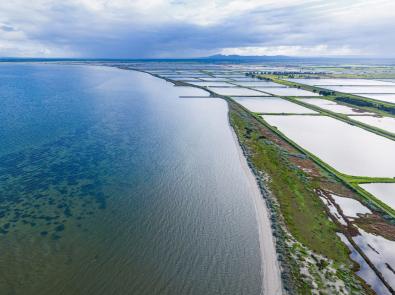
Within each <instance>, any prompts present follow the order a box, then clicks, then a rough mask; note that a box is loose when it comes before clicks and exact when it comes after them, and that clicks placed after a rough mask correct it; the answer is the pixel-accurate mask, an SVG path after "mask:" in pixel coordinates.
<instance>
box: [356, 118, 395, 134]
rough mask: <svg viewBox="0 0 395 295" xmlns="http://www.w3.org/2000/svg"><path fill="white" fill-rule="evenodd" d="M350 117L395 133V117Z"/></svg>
mask: <svg viewBox="0 0 395 295" xmlns="http://www.w3.org/2000/svg"><path fill="white" fill-rule="evenodd" d="M350 118H351V119H353V120H355V121H359V122H361V123H365V124H368V125H371V126H374V127H377V128H380V129H383V130H385V131H388V132H392V133H394V134H395V118H392V117H376V116H352V117H350Z"/></svg>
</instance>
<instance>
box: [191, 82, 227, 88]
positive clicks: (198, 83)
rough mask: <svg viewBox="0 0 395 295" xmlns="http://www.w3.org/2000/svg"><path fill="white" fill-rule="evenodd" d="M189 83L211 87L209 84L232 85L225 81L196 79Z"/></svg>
mask: <svg viewBox="0 0 395 295" xmlns="http://www.w3.org/2000/svg"><path fill="white" fill-rule="evenodd" d="M189 84H193V85H196V86H206V87H211V86H225V87H229V86H234V85H233V84H229V83H227V82H215V81H214V82H210V81H196V82H191V83H189Z"/></svg>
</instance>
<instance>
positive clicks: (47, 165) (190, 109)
mask: <svg viewBox="0 0 395 295" xmlns="http://www.w3.org/2000/svg"><path fill="white" fill-rule="evenodd" d="M180 95H182V96H185V95H191V96H199V95H202V96H206V95H207V94H206V93H205V92H203V91H201V90H197V89H192V88H184V87H174V86H172V84H170V83H168V82H165V81H163V80H160V79H157V78H154V77H151V76H149V75H147V74H143V73H137V72H132V71H125V70H119V69H115V68H106V67H95V66H77V65H55V64H52V65H45V64H13V63H8V64H7V63H4V64H0V122H1V124H0V138H1V142H0V201H1V202H0V232H1V234H0V249H1V253H0V290H2V292H1V293H2V294H149V295H152V294H169V295H170V294H171V295H174V294H204V295H206V294H259V293H260V286H261V280H260V263H261V262H260V256H259V243H258V233H257V225H256V220H255V212H254V207H253V204H252V201H251V194H252V192H251V187H250V184H249V181H248V177H247V174H246V171H245V170H243V169H242V165H241V161H240V154H239V152H238V149H237V146H236V142H235V139H234V138H233V136H232V132H231V130H230V127H229V125H228V119H227V106H226V103H225V102H224V101H223V100H220V99H215V98H208V97H207V98H206V97H201V98H196V97H194V98H179V96H180Z"/></svg>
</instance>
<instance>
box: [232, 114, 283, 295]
mask: <svg viewBox="0 0 395 295" xmlns="http://www.w3.org/2000/svg"><path fill="white" fill-rule="evenodd" d="M228 114H229V106H228ZM229 128H230V130H231V132H232V136H233V138H234V140H235V144H236V147H237V150H238V153H239V160H240V164H241V166H242V169H243V171H244V173H245V175H246V177H247V179H248V181H249V186H250V188H251V192H252V193H253V198H252V201H253V205H254V210H255V218H256V221H257V229H258V235H259V248H260V256H261V278H262V287H261V294H271V295H272V294H273V295H276V294H283V289H284V288H283V283H282V279H281V270H280V263H279V260H278V256H277V251H276V245H275V237H274V235H273V231H272V222H271V220H270V217H269V208H268V207H267V204H266V202H265V199H264V196H263V195H262V192H261V190H260V188H259V185H258V183H257V180H256V176H255V174H254V172H253V171H252V170H251V168H250V166H249V165H248V161H247V158H246V156H245V154H244V151H243V149H242V146H241V145H240V142H239V140H238V137H237V135H236V133H235V131H234V129H233V126H232V125H231V124H230V123H229Z"/></svg>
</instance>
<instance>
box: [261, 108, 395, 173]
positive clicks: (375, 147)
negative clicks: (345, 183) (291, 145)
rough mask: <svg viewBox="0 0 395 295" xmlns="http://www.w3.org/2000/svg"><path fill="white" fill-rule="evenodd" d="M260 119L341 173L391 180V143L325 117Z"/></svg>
mask: <svg viewBox="0 0 395 295" xmlns="http://www.w3.org/2000/svg"><path fill="white" fill-rule="evenodd" d="M263 118H264V119H265V120H266V121H267V122H268V123H269V124H271V125H273V126H276V127H277V128H278V129H279V130H280V131H281V132H282V133H284V134H285V135H286V136H287V137H289V138H290V139H291V140H293V141H295V142H296V143H297V144H298V145H300V146H301V147H303V148H305V149H306V150H307V151H309V152H311V153H313V154H315V155H316V156H317V157H319V158H320V159H322V160H323V161H324V162H326V163H328V164H329V165H331V166H332V167H333V168H335V169H336V170H337V171H339V172H341V173H345V174H348V175H356V176H370V177H394V176H395V157H394V151H395V142H394V141H392V140H390V139H387V138H385V137H382V136H379V135H376V134H374V133H371V132H369V131H366V130H364V129H362V128H358V127H355V126H352V125H350V124H347V123H344V122H341V121H338V120H336V119H333V118H331V117H327V116H298V115H293V116H271V115H265V116H263Z"/></svg>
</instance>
